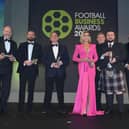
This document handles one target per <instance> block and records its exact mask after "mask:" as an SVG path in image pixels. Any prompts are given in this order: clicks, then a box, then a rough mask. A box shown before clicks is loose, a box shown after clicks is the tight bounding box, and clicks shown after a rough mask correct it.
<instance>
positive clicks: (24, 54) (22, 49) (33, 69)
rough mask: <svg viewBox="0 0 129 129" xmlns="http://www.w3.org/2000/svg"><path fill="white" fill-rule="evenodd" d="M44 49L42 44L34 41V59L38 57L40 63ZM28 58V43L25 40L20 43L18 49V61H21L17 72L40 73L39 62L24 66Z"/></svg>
mask: <svg viewBox="0 0 129 129" xmlns="http://www.w3.org/2000/svg"><path fill="white" fill-rule="evenodd" d="M41 56H42V49H41V45H40V44H38V43H37V42H35V43H34V48H33V52H32V59H38V63H39V62H40V61H41ZM27 59H28V43H27V42H23V43H21V44H20V46H19V48H18V50H17V61H18V62H19V65H18V69H17V72H18V73H20V74H21V73H24V74H31V73H34V74H35V75H38V64H33V65H32V66H24V61H25V60H27Z"/></svg>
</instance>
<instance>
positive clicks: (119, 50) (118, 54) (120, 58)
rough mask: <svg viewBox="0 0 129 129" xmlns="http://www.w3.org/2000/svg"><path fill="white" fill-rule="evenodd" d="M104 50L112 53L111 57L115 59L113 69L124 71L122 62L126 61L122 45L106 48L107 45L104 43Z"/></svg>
mask: <svg viewBox="0 0 129 129" xmlns="http://www.w3.org/2000/svg"><path fill="white" fill-rule="evenodd" d="M106 50H108V51H112V56H113V57H115V58H116V62H115V63H114V64H112V66H113V68H115V69H116V70H117V71H119V70H124V62H125V60H126V53H125V49H124V45H123V44H121V43H114V45H113V46H112V48H108V43H106ZM106 59H107V58H106ZM107 60H109V59H107Z"/></svg>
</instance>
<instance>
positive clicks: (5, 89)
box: [0, 26, 17, 113]
mask: <svg viewBox="0 0 129 129" xmlns="http://www.w3.org/2000/svg"><path fill="white" fill-rule="evenodd" d="M11 37H12V29H11V27H10V26H5V27H4V28H3V35H2V37H0V84H1V90H0V92H1V93H0V94H1V96H0V97H1V98H0V99H1V101H0V112H1V113H6V112H7V101H8V97H9V93H10V86H11V76H12V64H13V62H14V61H15V56H16V50H17V45H16V42H15V41H13V40H12V38H11Z"/></svg>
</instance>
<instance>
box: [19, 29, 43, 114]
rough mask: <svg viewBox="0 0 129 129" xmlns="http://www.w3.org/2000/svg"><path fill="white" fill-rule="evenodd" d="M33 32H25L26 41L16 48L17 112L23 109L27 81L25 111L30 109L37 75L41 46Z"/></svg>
mask: <svg viewBox="0 0 129 129" xmlns="http://www.w3.org/2000/svg"><path fill="white" fill-rule="evenodd" d="M35 38H36V36H35V32H34V31H32V30H30V31H28V32H27V41H26V42H23V43H21V44H20V46H19V48H18V52H17V53H18V54H17V60H18V62H19V66H18V73H19V77H20V90H19V106H18V109H19V112H23V111H24V101H25V89H26V83H27V82H28V102H27V112H31V111H32V101H33V93H34V86H35V80H36V77H37V75H38V63H39V61H40V60H41V56H42V50H41V46H40V45H39V44H38V43H37V42H36V41H35Z"/></svg>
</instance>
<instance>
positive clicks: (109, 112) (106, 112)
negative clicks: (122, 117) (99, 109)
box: [104, 110, 113, 115]
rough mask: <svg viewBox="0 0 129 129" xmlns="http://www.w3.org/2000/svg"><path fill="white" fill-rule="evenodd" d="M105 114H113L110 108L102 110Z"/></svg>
mask: <svg viewBox="0 0 129 129" xmlns="http://www.w3.org/2000/svg"><path fill="white" fill-rule="evenodd" d="M104 114H105V115H112V114H113V111H112V110H106V111H105V112H104Z"/></svg>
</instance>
